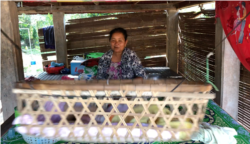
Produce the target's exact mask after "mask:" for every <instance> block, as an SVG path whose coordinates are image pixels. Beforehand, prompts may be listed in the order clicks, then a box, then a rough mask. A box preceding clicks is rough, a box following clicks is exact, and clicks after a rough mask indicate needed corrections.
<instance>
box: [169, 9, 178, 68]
mask: <svg viewBox="0 0 250 144" xmlns="http://www.w3.org/2000/svg"><path fill="white" fill-rule="evenodd" d="M167 15H168V17H167V38H168V39H167V44H166V45H167V50H166V53H167V59H168V66H169V68H170V69H171V70H173V71H174V72H176V73H178V66H177V46H178V45H177V43H178V10H168V14H167Z"/></svg>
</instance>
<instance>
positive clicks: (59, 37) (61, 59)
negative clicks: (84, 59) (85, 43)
mask: <svg viewBox="0 0 250 144" xmlns="http://www.w3.org/2000/svg"><path fill="white" fill-rule="evenodd" d="M53 23H54V36H55V47H56V60H57V62H58V63H64V64H65V66H66V67H68V61H67V44H66V32H65V22H64V13H63V12H54V13H53Z"/></svg>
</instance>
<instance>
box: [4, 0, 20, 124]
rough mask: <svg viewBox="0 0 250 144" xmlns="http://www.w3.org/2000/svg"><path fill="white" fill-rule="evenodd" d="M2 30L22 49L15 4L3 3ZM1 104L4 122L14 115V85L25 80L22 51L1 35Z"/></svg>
mask: <svg viewBox="0 0 250 144" xmlns="http://www.w3.org/2000/svg"><path fill="white" fill-rule="evenodd" d="M1 29H2V30H3V31H4V33H6V35H7V36H8V37H9V38H10V39H12V40H13V41H14V42H15V44H17V45H18V46H19V47H20V48H21V42H20V34H19V27H18V15H17V7H16V4H15V2H10V1H2V2H1ZM1 64H2V65H1V88H2V89H1V103H2V107H3V108H2V111H3V120H4V121H5V120H6V119H8V118H9V117H10V116H11V115H12V114H13V113H14V107H15V106H16V105H17V104H16V98H15V95H14V94H13V93H12V92H11V91H12V88H13V84H14V83H15V82H17V81H20V80H23V79H24V71H23V60H22V51H21V49H18V48H16V47H15V46H14V45H13V44H12V43H11V42H10V41H9V40H8V39H7V38H6V37H5V36H4V35H3V34H1Z"/></svg>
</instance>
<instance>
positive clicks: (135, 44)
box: [39, 12, 166, 66]
mask: <svg viewBox="0 0 250 144" xmlns="http://www.w3.org/2000/svg"><path fill="white" fill-rule="evenodd" d="M115 27H123V28H125V29H126V30H127V32H128V35H129V36H128V44H127V47H128V48H130V49H132V50H134V51H135V52H136V53H137V55H138V57H139V58H140V59H141V61H142V64H143V65H144V66H166V59H165V58H153V59H147V60H145V59H144V58H145V57H146V56H152V55H163V54H166V14H164V13H163V12H146V13H129V14H120V15H110V16H98V17H92V18H84V19H72V20H69V22H68V24H67V25H66V33H67V35H66V39H67V49H68V50H67V52H68V61H69V62H70V61H71V60H72V58H73V56H75V55H79V56H82V55H83V53H89V52H106V51H108V50H109V49H110V45H109V40H108V34H109V31H111V30H112V29H113V28H115ZM39 36H41V37H40V38H41V39H40V40H39V41H40V42H41V43H40V47H41V52H47V51H52V50H47V49H45V48H44V44H43V41H44V40H43V33H42V30H41V29H39ZM50 55H55V54H43V55H42V57H43V59H44V60H46V57H47V56H50Z"/></svg>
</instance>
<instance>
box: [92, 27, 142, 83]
mask: <svg viewBox="0 0 250 144" xmlns="http://www.w3.org/2000/svg"><path fill="white" fill-rule="evenodd" d="M127 37H128V35H127V31H126V30H125V29H123V28H115V29H113V30H112V31H110V33H109V42H110V46H111V50H109V51H108V52H106V53H105V54H104V55H103V56H102V57H101V58H100V60H99V65H98V73H97V79H134V78H146V74H145V71H144V68H143V66H142V65H141V61H140V59H139V58H138V57H137V55H136V53H135V52H133V51H132V50H130V49H128V48H126V45H127V43H128V40H127Z"/></svg>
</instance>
